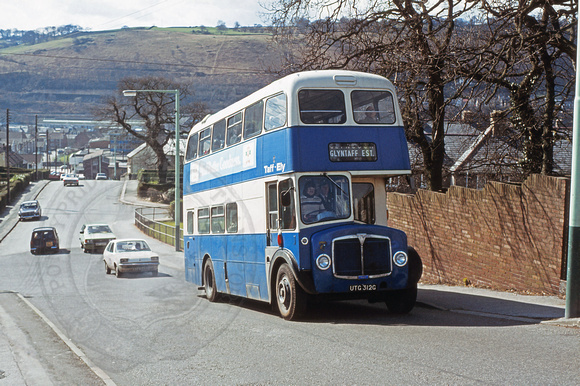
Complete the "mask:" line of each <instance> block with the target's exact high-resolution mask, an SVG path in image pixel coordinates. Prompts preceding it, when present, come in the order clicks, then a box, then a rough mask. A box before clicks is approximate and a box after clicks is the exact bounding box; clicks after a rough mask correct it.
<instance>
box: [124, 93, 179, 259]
mask: <svg viewBox="0 0 580 386" xmlns="http://www.w3.org/2000/svg"><path fill="white" fill-rule="evenodd" d="M138 92H149V93H153V92H158V93H163V94H174V95H175V250H176V251H179V250H180V248H179V246H180V245H179V244H180V242H179V240H180V237H179V234H180V227H181V202H180V199H181V186H180V183H179V182H180V181H179V179H180V173H179V171H180V165H179V142H180V135H179V90H124V91H123V95H124V96H128V97H132V96H137V93H138Z"/></svg>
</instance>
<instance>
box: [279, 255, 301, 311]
mask: <svg viewBox="0 0 580 386" xmlns="http://www.w3.org/2000/svg"><path fill="white" fill-rule="evenodd" d="M276 303H277V304H278V311H279V312H280V316H282V318H284V319H286V320H294V319H296V318H297V317H298V316H300V314H302V312H303V311H304V309H305V308H306V299H305V295H304V292H303V291H302V288H300V286H299V285H298V283H297V282H296V278H295V277H294V274H293V273H292V270H291V269H290V267H289V266H288V265H287V264H282V265H281V266H280V269H279V270H278V273H277V275H276Z"/></svg>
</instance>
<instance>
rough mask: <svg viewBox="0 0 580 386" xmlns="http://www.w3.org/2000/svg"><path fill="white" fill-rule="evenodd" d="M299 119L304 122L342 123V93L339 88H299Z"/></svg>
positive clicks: (343, 120) (343, 112) (343, 104)
mask: <svg viewBox="0 0 580 386" xmlns="http://www.w3.org/2000/svg"><path fill="white" fill-rule="evenodd" d="M298 104H299V107H300V120H301V121H302V122H303V123H306V124H314V125H323V124H342V123H345V122H346V107H345V103H344V94H343V92H342V91H340V90H308V89H307V90H300V91H299V92H298Z"/></svg>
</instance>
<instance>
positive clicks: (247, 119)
mask: <svg viewBox="0 0 580 386" xmlns="http://www.w3.org/2000/svg"><path fill="white" fill-rule="evenodd" d="M263 120H264V102H263V101H259V102H258V103H254V104H253V105H251V106H249V107H248V108H246V112H245V113H244V139H248V138H252V137H255V136H256V135H258V134H260V133H261V132H262V121H263Z"/></svg>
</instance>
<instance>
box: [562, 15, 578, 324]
mask: <svg viewBox="0 0 580 386" xmlns="http://www.w3.org/2000/svg"><path fill="white" fill-rule="evenodd" d="M578 27H580V19H578V26H577V27H576V29H577V30H578V36H577V38H576V42H580V28H578ZM579 167H580V50H576V97H575V98H574V125H573V127H572V172H571V181H570V220H569V221H570V222H569V227H568V264H567V272H566V312H565V317H566V318H578V317H580V202H578V200H579V199H580V181H579V180H578V178H579V177H580V175H579V174H580V171H579V170H578V168H579Z"/></svg>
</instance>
